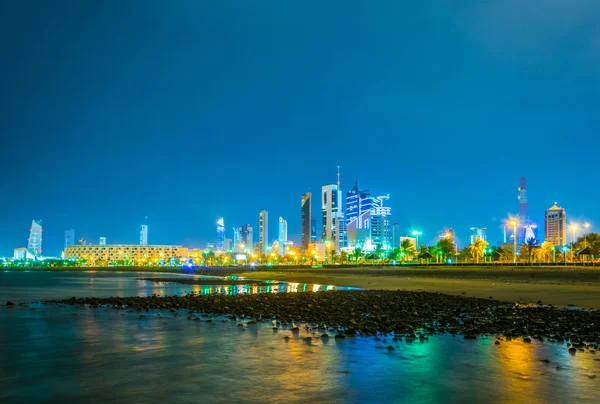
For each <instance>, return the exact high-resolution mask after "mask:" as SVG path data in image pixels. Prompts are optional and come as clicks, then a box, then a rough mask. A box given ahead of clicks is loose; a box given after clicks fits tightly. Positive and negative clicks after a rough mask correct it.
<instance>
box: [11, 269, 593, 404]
mask: <svg viewBox="0 0 600 404" xmlns="http://www.w3.org/2000/svg"><path fill="white" fill-rule="evenodd" d="M15 275H16V276H15ZM139 276H140V274H122V273H121V274H114V273H108V274H107V273H75V272H70V273H17V274H14V273H0V301H4V300H19V301H34V300H38V299H41V298H43V299H47V298H63V297H70V296H72V295H75V296H111V295H112V296H116V295H122V296H125V295H142V294H152V293H159V294H172V293H178V292H184V291H189V290H192V289H193V286H188V285H159V286H156V285H148V283H146V282H140V281H136V280H135V278H136V277H139ZM143 276H152V275H149V274H144V275H143ZM155 276H157V275H155ZM177 288H180V289H177ZM214 290H218V287H217V286H215V287H214ZM222 292H223V293H224V291H222ZM285 335H288V336H290V337H291V339H289V340H288V341H286V340H285V339H284V336H285ZM307 336H311V337H312V338H313V339H312V341H310V342H307V341H306V340H305V339H304V338H305V337H307ZM389 345H391V346H393V347H394V349H393V350H388V349H387V347H388V346H389ZM544 360H549V361H550V362H549V363H548V362H546V361H544ZM67 400H71V401H72V402H78V403H79V402H134V403H135V402H180V403H187V402H239V401H250V402H282V401H288V402H357V403H358V402H400V401H402V402H461V403H465V402H486V403H489V402H526V403H536V402H540V403H541V402H560V403H574V402H590V403H592V402H599V400H600V354H599V355H592V354H589V353H577V354H576V355H570V354H569V353H568V351H567V350H566V348H565V347H564V346H563V345H560V344H549V343H531V344H526V343H523V342H521V341H511V342H503V343H502V344H501V345H499V346H496V345H494V339H479V340H477V341H473V340H464V339H462V338H458V337H457V338H452V337H449V336H438V337H433V338H431V339H430V340H429V341H425V342H423V343H421V342H413V343H407V342H402V341H400V342H396V341H392V340H391V339H388V340H387V341H378V340H376V339H374V338H346V339H345V340H342V341H336V340H334V339H333V338H330V339H329V340H328V341H324V340H321V338H319V337H318V336H317V335H312V334H310V333H308V332H306V331H302V332H301V333H300V334H299V335H293V334H292V333H291V332H290V331H289V330H286V329H279V330H277V331H274V330H273V329H272V327H271V326H270V325H263V324H257V325H249V326H247V327H238V326H237V324H236V323H235V322H213V323H207V322H198V321H189V320H187V318H186V316H185V315H182V316H179V317H175V316H173V315H172V314H171V313H168V312H163V313H159V312H157V311H154V312H151V313H150V315H149V316H148V317H146V318H140V317H139V315H138V314H137V313H133V312H127V311H123V310H111V309H104V308H101V309H78V308H72V307H57V306H51V305H49V306H43V307H40V306H36V310H32V308H31V306H24V307H23V306H17V307H15V308H13V309H7V308H5V307H4V305H2V307H0V402H52V401H67Z"/></svg>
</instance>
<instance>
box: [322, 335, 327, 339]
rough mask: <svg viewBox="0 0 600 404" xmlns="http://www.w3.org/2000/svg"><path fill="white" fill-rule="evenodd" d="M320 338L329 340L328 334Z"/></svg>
mask: <svg viewBox="0 0 600 404" xmlns="http://www.w3.org/2000/svg"><path fill="white" fill-rule="evenodd" d="M321 338H323V339H327V338H329V335H328V334H321Z"/></svg>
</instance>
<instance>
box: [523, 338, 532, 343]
mask: <svg viewBox="0 0 600 404" xmlns="http://www.w3.org/2000/svg"><path fill="white" fill-rule="evenodd" d="M523 342H526V343H528V344H531V338H529V337H523Z"/></svg>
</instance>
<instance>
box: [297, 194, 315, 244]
mask: <svg viewBox="0 0 600 404" xmlns="http://www.w3.org/2000/svg"><path fill="white" fill-rule="evenodd" d="M311 206H312V198H311V194H310V192H307V193H305V194H304V195H302V199H301V203H300V233H301V241H302V249H303V250H305V251H306V250H308V245H309V244H310V243H311V238H312V207H311Z"/></svg>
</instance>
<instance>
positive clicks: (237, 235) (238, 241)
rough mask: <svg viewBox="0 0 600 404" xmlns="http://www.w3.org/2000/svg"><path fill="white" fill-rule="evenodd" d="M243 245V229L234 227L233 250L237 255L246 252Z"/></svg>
mask: <svg viewBox="0 0 600 404" xmlns="http://www.w3.org/2000/svg"><path fill="white" fill-rule="evenodd" d="M242 246H243V243H242V228H241V227H234V228H233V250H234V251H235V252H236V253H241V252H243V251H244V247H242Z"/></svg>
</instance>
